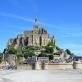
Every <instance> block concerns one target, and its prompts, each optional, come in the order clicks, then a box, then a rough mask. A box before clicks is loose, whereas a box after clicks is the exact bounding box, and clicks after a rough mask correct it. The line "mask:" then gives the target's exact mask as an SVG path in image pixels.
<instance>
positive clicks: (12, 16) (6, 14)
mask: <svg viewBox="0 0 82 82" xmlns="http://www.w3.org/2000/svg"><path fill="white" fill-rule="evenodd" d="M0 15H1V16H6V17H11V18H16V19H20V20H23V21H26V22H32V23H33V22H34V20H32V19H28V18H25V17H22V16H18V15H14V14H10V13H3V12H0Z"/></svg>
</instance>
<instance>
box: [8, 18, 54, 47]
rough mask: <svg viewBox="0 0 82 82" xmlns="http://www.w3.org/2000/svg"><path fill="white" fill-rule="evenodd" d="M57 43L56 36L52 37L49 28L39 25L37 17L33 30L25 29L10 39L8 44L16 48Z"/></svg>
mask: <svg viewBox="0 0 82 82" xmlns="http://www.w3.org/2000/svg"><path fill="white" fill-rule="evenodd" d="M51 41H52V42H53V43H55V39H54V37H50V36H49V34H48V32H47V30H45V29H44V28H43V27H40V26H39V25H38V20H37V18H36V19H35V22H34V26H33V30H31V31H24V33H23V34H20V35H18V36H17V37H16V38H14V39H9V40H8V46H13V47H15V48H18V47H25V46H46V45H47V44H48V43H49V42H51Z"/></svg>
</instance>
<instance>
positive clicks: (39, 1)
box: [0, 0, 82, 56]
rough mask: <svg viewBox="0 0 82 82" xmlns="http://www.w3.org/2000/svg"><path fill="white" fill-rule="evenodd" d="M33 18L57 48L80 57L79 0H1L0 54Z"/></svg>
mask: <svg viewBox="0 0 82 82" xmlns="http://www.w3.org/2000/svg"><path fill="white" fill-rule="evenodd" d="M36 16H37V17H38V20H39V23H40V24H41V25H42V26H45V28H46V29H47V30H48V32H49V34H51V35H54V36H55V39H56V43H57V45H58V46H59V47H60V48H63V49H67V48H68V49H70V50H71V51H72V52H73V53H75V54H76V55H81V56H82V0H0V52H2V51H3V49H4V48H5V47H6V45H7V41H8V39H9V38H14V37H16V35H18V34H20V33H23V31H25V30H32V28H33V21H34V18H35V17H36Z"/></svg>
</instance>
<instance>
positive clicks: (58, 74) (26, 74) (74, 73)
mask: <svg viewBox="0 0 82 82" xmlns="http://www.w3.org/2000/svg"><path fill="white" fill-rule="evenodd" d="M0 82H82V70H43V71H42V70H27V71H15V70H13V71H11V70H10V71H8V70H5V71H0Z"/></svg>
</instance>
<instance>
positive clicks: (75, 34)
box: [63, 32, 82, 37]
mask: <svg viewBox="0 0 82 82" xmlns="http://www.w3.org/2000/svg"><path fill="white" fill-rule="evenodd" d="M63 37H82V32H76V33H65V34H63Z"/></svg>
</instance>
